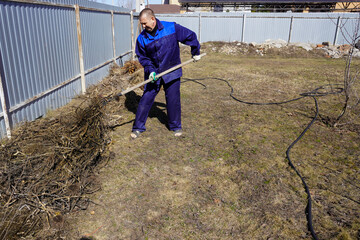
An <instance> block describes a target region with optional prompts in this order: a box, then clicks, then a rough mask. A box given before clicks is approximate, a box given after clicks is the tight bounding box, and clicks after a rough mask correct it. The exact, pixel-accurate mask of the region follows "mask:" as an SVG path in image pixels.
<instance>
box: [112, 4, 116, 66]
mask: <svg viewBox="0 0 360 240" xmlns="http://www.w3.org/2000/svg"><path fill="white" fill-rule="evenodd" d="M111 28H112V45H113V62H114V63H116V48H115V28H114V11H113V10H111Z"/></svg>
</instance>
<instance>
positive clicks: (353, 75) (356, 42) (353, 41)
mask: <svg viewBox="0 0 360 240" xmlns="http://www.w3.org/2000/svg"><path fill="white" fill-rule="evenodd" d="M339 29H340V31H341V34H342V36H343V37H344V39H345V41H346V42H347V43H348V44H349V45H350V46H349V53H348V55H347V57H346V64H345V71H344V79H343V88H344V95H345V100H344V102H343V107H342V111H341V113H340V114H339V115H338V116H337V118H336V119H335V123H334V126H336V125H338V124H339V121H340V120H341V119H342V118H343V117H344V116H345V114H346V113H347V112H348V110H349V108H354V107H356V106H357V105H359V103H360V100H359V96H358V94H357V91H356V88H355V84H356V83H357V82H358V78H359V74H360V67H359V65H358V64H356V63H354V53H355V52H357V49H359V48H360V13H359V14H358V16H357V17H356V19H354V21H349V18H347V19H346V20H345V21H343V22H342V23H341V24H340V27H339ZM356 48H357V49H356Z"/></svg>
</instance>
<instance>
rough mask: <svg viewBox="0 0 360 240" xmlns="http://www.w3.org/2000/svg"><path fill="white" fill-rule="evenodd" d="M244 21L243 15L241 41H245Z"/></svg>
mask: <svg viewBox="0 0 360 240" xmlns="http://www.w3.org/2000/svg"><path fill="white" fill-rule="evenodd" d="M245 23H246V15H245V14H244V15H243V22H242V32H241V42H244V41H245Z"/></svg>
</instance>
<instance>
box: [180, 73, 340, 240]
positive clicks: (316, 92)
mask: <svg viewBox="0 0 360 240" xmlns="http://www.w3.org/2000/svg"><path fill="white" fill-rule="evenodd" d="M202 80H217V81H223V82H225V83H226V84H227V85H228V86H229V87H230V89H231V92H230V96H231V97H232V98H233V99H234V100H235V101H237V102H240V103H244V104H248V105H280V104H285V103H290V102H294V101H297V100H300V99H302V98H305V97H312V98H313V99H314V102H315V108H316V113H315V116H314V117H313V118H312V120H311V122H310V123H309V124H308V125H307V126H306V128H305V129H304V130H303V131H302V132H301V134H300V135H299V136H298V137H297V138H296V139H295V141H293V142H292V143H291V144H290V145H289V147H288V148H287V150H286V158H287V159H288V161H289V165H290V167H291V168H292V169H294V171H295V172H296V174H297V175H298V176H299V177H300V179H301V181H302V183H303V185H304V188H305V191H306V194H307V196H308V198H307V206H306V209H305V214H306V219H307V222H308V230H309V231H310V233H311V235H312V237H313V238H314V239H315V240H318V237H317V235H316V233H315V230H314V227H313V223H312V209H311V194H310V191H309V187H308V185H307V184H306V182H305V180H304V178H303V177H302V175H301V174H300V172H299V171H298V170H297V169H296V167H295V166H294V164H293V163H292V161H291V158H290V150H291V148H292V147H293V146H294V145H295V144H296V143H297V142H298V141H299V140H300V139H301V138H302V137H303V136H304V134H305V133H306V132H307V131H308V130H309V129H310V127H311V125H312V124H313V123H314V122H315V120H316V118H317V116H318V115H319V106H318V102H317V99H316V97H321V96H327V95H330V94H340V93H342V92H343V91H344V89H343V88H341V87H340V86H341V84H327V85H323V86H320V87H318V88H315V89H314V90H312V91H310V92H304V93H301V94H300V97H297V98H293V99H290V100H286V101H282V102H265V103H259V102H247V101H244V100H241V99H238V98H236V97H235V96H234V95H233V93H234V88H233V87H232V86H231V84H230V83H229V81H228V80H226V79H222V78H210V77H209V78H201V79H189V78H183V82H186V81H192V82H195V83H197V84H200V85H202V86H203V87H204V88H206V85H205V84H202V83H200V82H199V81H202ZM325 87H334V88H331V89H332V90H331V91H326V89H325Z"/></svg>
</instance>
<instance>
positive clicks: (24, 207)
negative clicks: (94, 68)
mask: <svg viewBox="0 0 360 240" xmlns="http://www.w3.org/2000/svg"><path fill="white" fill-rule="evenodd" d="M120 74H123V70H121V71H119V70H116V69H115V70H112V71H111V73H110V76H109V77H108V78H107V79H105V81H103V82H102V83H100V84H99V86H94V87H93V88H92V91H89V93H88V94H87V95H86V96H83V97H81V98H80V100H81V103H80V104H77V106H71V107H67V108H66V111H63V112H62V113H61V114H58V115H57V116H55V117H51V118H49V117H47V118H44V119H39V120H36V121H33V122H30V123H25V124H24V125H23V126H21V127H19V128H18V130H16V131H15V132H13V136H12V138H11V139H9V140H6V141H4V142H3V144H2V145H1V147H0V203H1V207H0V239H19V238H20V237H25V236H29V235H31V236H39V235H38V234H40V233H41V231H43V230H44V229H45V228H47V229H52V228H54V227H55V228H56V226H60V225H61V224H63V222H64V214H66V213H69V212H72V211H74V210H77V209H85V208H87V206H88V204H89V201H90V200H89V199H88V198H86V197H84V195H85V194H89V193H91V192H94V191H96V190H97V189H98V186H97V185H98V184H96V183H95V182H96V181H94V169H95V167H96V166H97V165H98V164H99V163H100V161H101V159H103V157H102V152H103V151H104V150H105V147H106V145H107V143H108V142H109V137H108V136H107V130H108V126H107V123H106V122H108V119H107V117H106V116H108V115H109V114H108V113H106V107H105V103H106V101H105V100H104V98H103V97H100V96H104V94H105V92H104V91H106V95H111V93H109V90H110V89H111V90H114V91H118V90H117V88H116V85H118V84H119V81H121V80H123V79H121V76H120V77H119V75H120ZM114 79H116V81H115V82H114V81H112V80H114ZM128 79H129V78H128ZM120 85H121V84H120ZM122 87H123V86H122ZM118 104H119V103H118ZM109 105H111V104H109ZM41 235H42V237H43V236H44V233H43V232H42V233H41Z"/></svg>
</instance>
